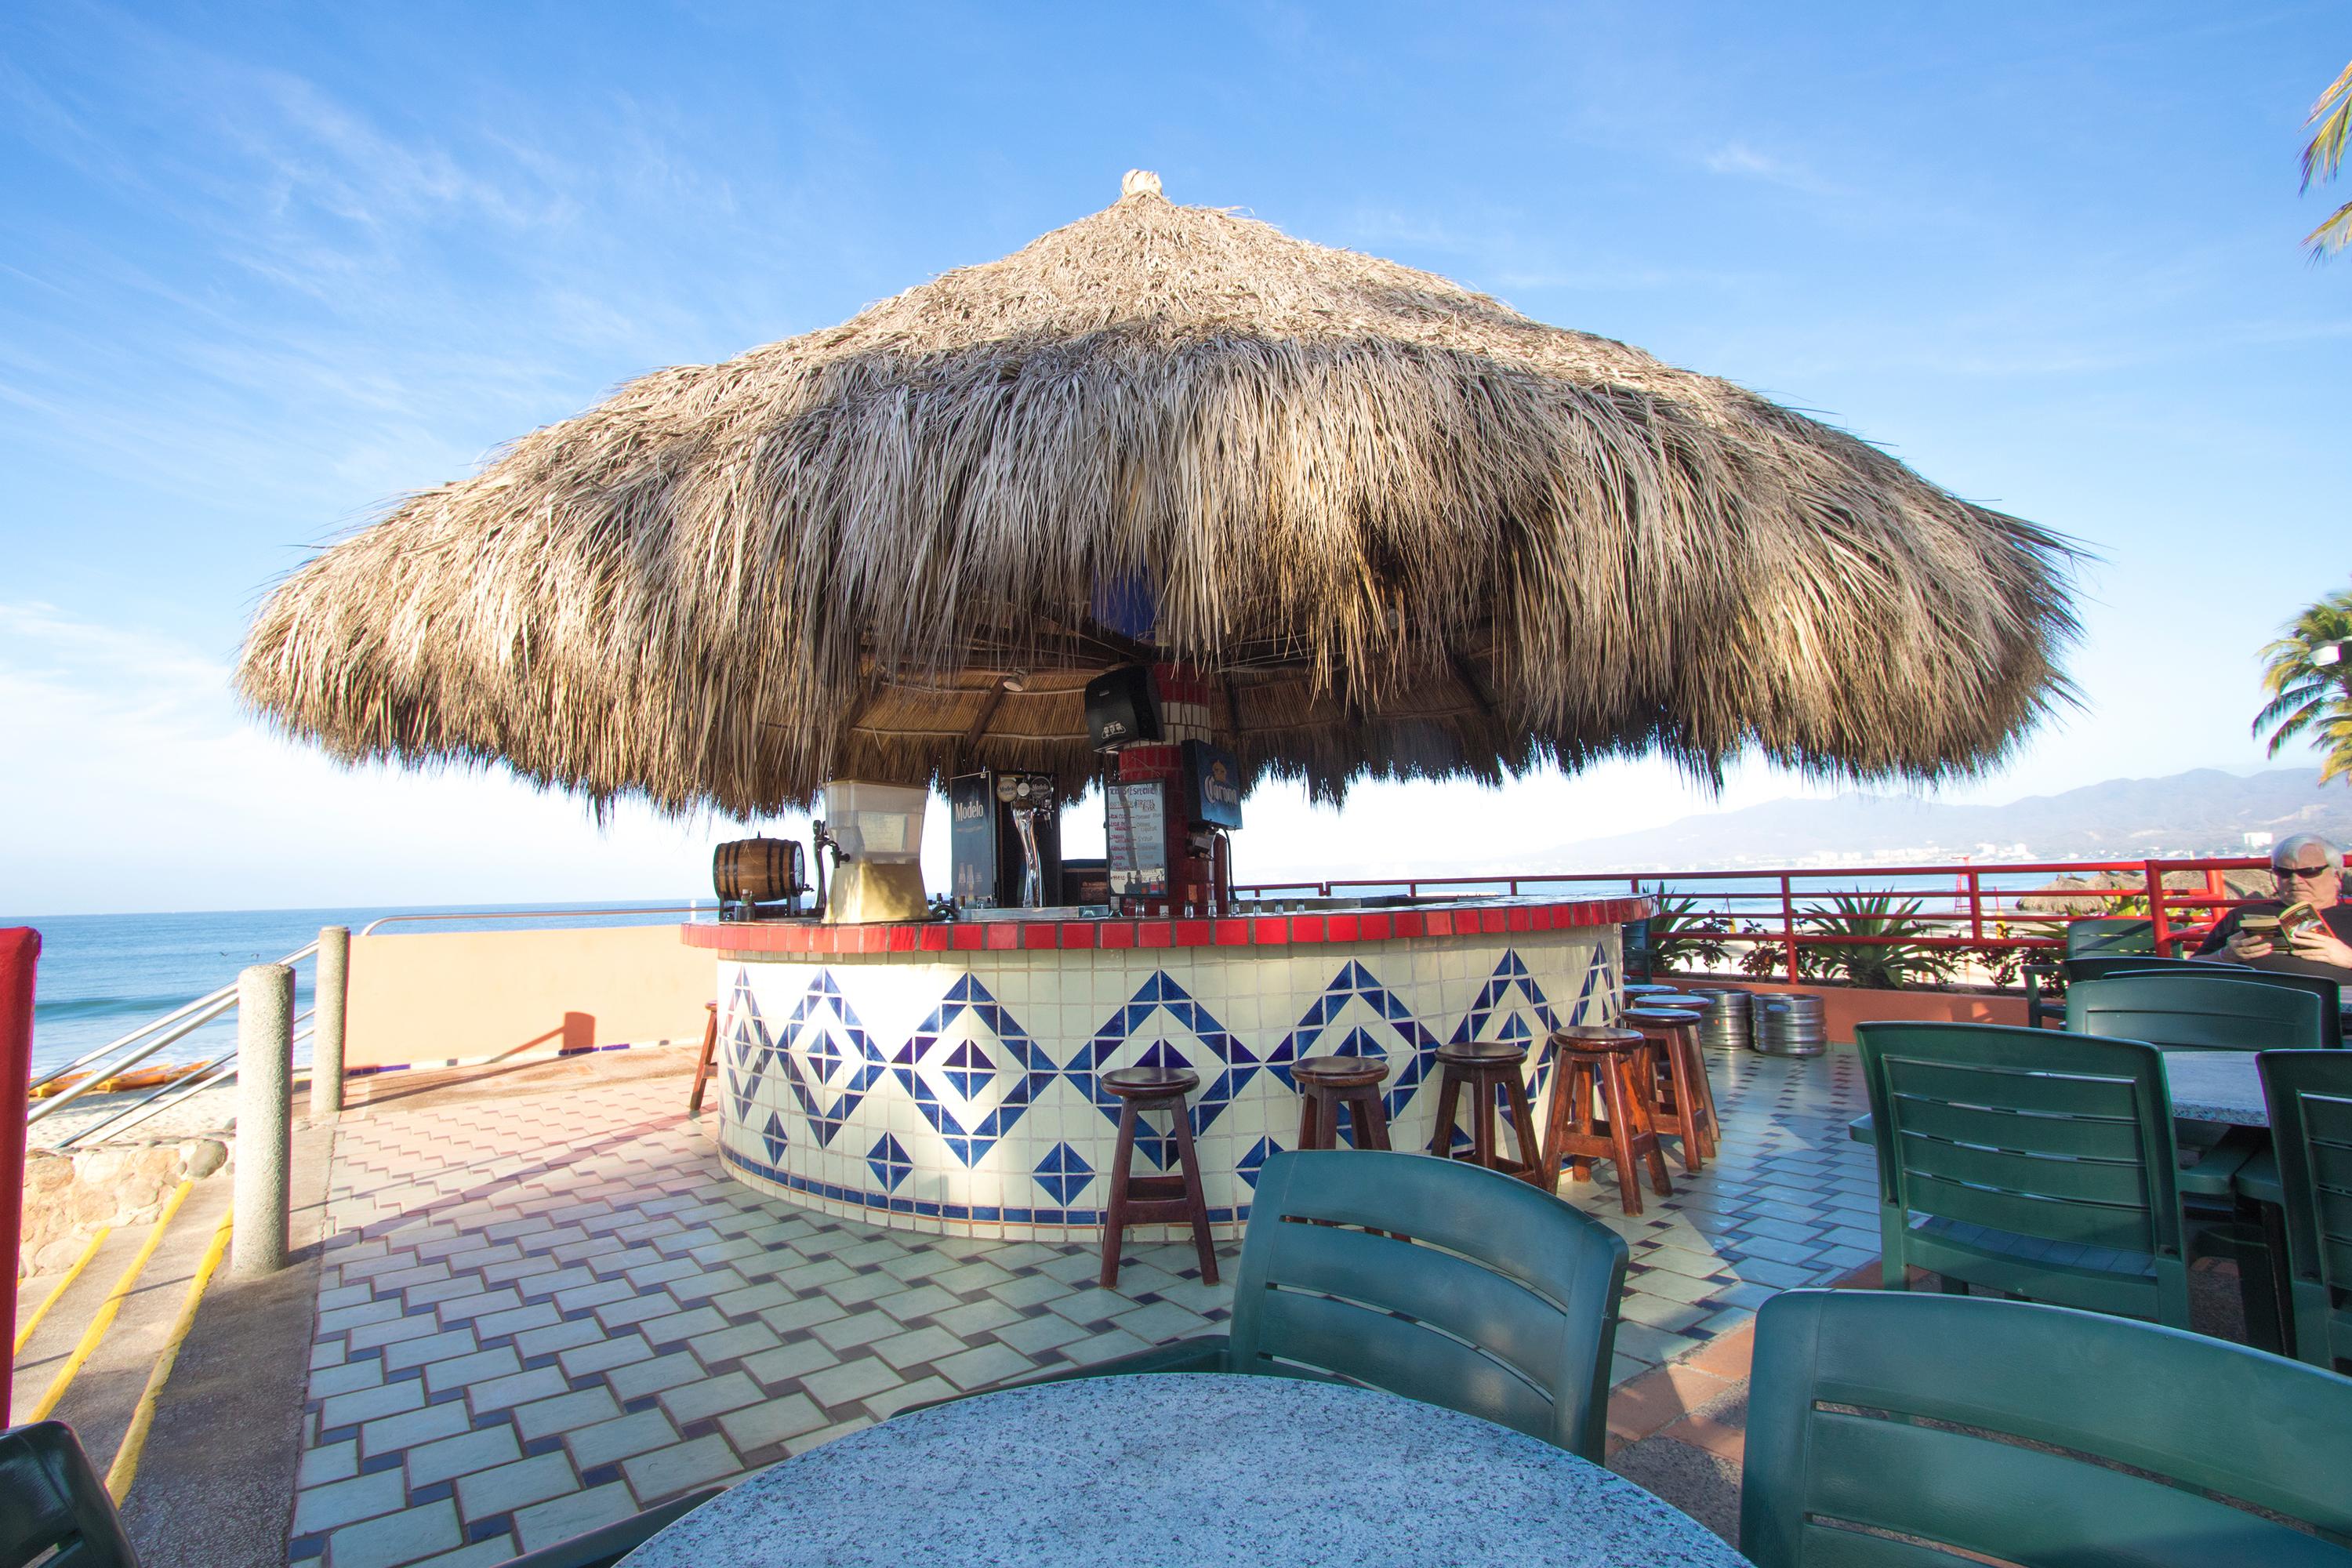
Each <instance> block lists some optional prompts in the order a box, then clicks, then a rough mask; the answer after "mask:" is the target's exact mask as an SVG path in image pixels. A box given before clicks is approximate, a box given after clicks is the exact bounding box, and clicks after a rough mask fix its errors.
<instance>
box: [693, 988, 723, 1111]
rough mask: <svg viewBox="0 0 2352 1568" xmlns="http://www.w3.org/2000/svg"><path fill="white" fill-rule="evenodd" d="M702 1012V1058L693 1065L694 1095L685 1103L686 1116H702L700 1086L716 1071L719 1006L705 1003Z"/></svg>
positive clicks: (713, 1003) (707, 1081) (714, 1003)
mask: <svg viewBox="0 0 2352 1568" xmlns="http://www.w3.org/2000/svg"><path fill="white" fill-rule="evenodd" d="M702 1010H703V1013H704V1015H705V1016H704V1018H703V1020H702V1058H701V1060H699V1061H698V1062H696V1063H695V1064H694V1093H693V1094H691V1095H689V1096H688V1098H687V1101H686V1113H687V1114H688V1116H699V1115H701V1114H702V1086H703V1085H704V1084H706V1083H709V1081H710V1075H711V1074H712V1073H713V1072H715V1071H716V1070H718V1069H717V1061H718V1056H719V1004H718V1003H716V1002H705V1003H704V1004H703V1005H702Z"/></svg>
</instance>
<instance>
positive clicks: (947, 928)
mask: <svg viewBox="0 0 2352 1568" xmlns="http://www.w3.org/2000/svg"><path fill="white" fill-rule="evenodd" d="M1652 913H1654V907H1653V905H1652V901H1651V900H1648V899H1645V898H1618V899H1516V900H1505V899H1492V900H1461V901H1455V902H1444V903H1425V904H1414V905H1412V906H1409V907H1401V908H1393V909H1367V910H1349V911H1341V910H1322V911H1318V912H1313V913H1305V914H1255V913H1252V914H1238V915H1228V916H1223V917H1220V918H1218V919H1214V920H1183V919H1176V920H1135V919H1128V918H1113V919H1103V920H1071V919H1066V918H1061V917H1056V918H1053V919H1042V920H1024V919H1020V918H1018V916H1017V914H1015V913H1014V912H1013V911H1004V912H1003V913H997V912H994V911H992V912H991V914H990V916H989V918H986V919H982V920H967V921H951V920H950V921H920V922H918V921H903V922H898V923H893V924H877V925H825V924H824V923H822V922H820V921H814V920H776V921H736V922H729V923H725V924H720V923H715V922H699V923H697V924H693V925H688V926H685V927H683V928H681V931H682V935H683V938H684V941H685V942H686V944H687V945H688V947H699V948H707V949H709V950H710V951H712V952H717V953H721V954H726V955H729V956H731V957H734V958H738V959H742V960H749V961H751V962H758V961H759V960H761V959H762V958H766V957H770V956H773V957H776V958H782V959H794V958H804V957H808V956H812V955H824V956H829V957H831V956H839V957H856V956H860V955H882V956H887V955H889V954H893V953H940V952H1038V951H1069V950H1073V949H1081V950H1083V949H1114V950H1124V951H1132V950H1146V949H1175V948H1201V947H1207V948H1217V947H1290V946H1297V945H1307V944H1314V943H1323V944H1328V945H1344V944H1349V943H1355V942H1396V941H1401V940H1402V941H1412V940H1415V939H1419V938H1426V937H1454V936H1482V935H1483V936H1503V935H1517V934H1521V933H1528V932H1535V931H1577V930H1583V929H1588V928H1593V927H1601V926H1622V925H1623V924H1624V923H1625V922H1627V921H1638V920H1643V919H1646V918H1647V917H1648V916H1649V915H1651V914H1652Z"/></svg>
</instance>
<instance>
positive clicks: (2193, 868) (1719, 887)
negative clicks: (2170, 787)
mask: <svg viewBox="0 0 2352 1568" xmlns="http://www.w3.org/2000/svg"><path fill="white" fill-rule="evenodd" d="M2267 864H2268V862H2267V861H2266V860H2264V859H2263V858H2259V857H2253V856H2218V857H2210V858H2194V859H2160V860H2039V861H2026V862H2021V863H2017V864H2013V865H1993V866H1979V865H1972V864H1960V863H1950V862H1948V863H1944V864H1940V865H1935V864H1931V865H1918V864H1913V865H1895V866H1839V867H1833V868H1794V867H1790V868H1771V869H1767V870H1756V871H1643V872H1638V873H1636V872H1625V871H1566V872H1522V873H1517V874H1511V875H1504V876H1496V877H1394V878H1382V877H1349V878H1334V879H1329V880H1326V881H1319V882H1309V881H1299V882H1260V883H1255V884H1252V885H1249V886H1244V887H1237V888H1236V889H1234V891H1235V892H1236V893H1240V894H1244V895H1250V896H1255V897H1259V898H1268V897H1272V898H1279V897H1280V896H1282V895H1283V894H1285V893H1295V894H1299V895H1301V896H1305V895H1308V894H1312V895H1314V896H1317V897H1321V898H1329V897H1332V896H1334V895H1335V894H1339V893H1344V892H1374V891H1378V892H1403V893H1405V894H1408V895H1410V896H1412V897H1415V898H1419V897H1424V896H1430V895H1438V896H1442V895H1444V894H1448V893H1458V894H1474V893H1482V892H1483V893H1494V892H1501V893H1507V894H1513V895H1518V894H1526V893H1542V892H1570V891H1576V890H1581V889H1591V890H1594V891H1598V890H1600V889H1607V890H1608V891H1610V892H1612V893H1614V892H1617V891H1620V890H1630V891H1632V892H1633V893H1637V894H1639V893H1647V892H1654V891H1657V890H1659V889H1662V888H1663V889H1664V890H1665V891H1666V892H1667V893H1668V894H1669V895H1670V896H1672V897H1675V899H1677V900H1682V899H1690V900H1694V901H1693V902H1692V903H1691V904H1690V905H1689V907H1687V908H1677V910H1676V911H1675V913H1676V931H1675V934H1676V935H1679V936H1691V935H1705V936H1708V937H1710V938H1715V939H1720V940H1725V941H1728V942H1735V943H1738V942H1747V943H1750V944H1769V945H1772V946H1777V947H1779V948H1780V969H1781V971H1782V973H1783V974H1784V975H1785V976H1786V978H1787V979H1788V980H1789V981H1790V982H1791V983H1792V984H1793V983H1794V982H1796V981H1797V979H1798V978H1799V976H1800V974H1801V973H1802V968H1803V963H1802V957H1801V954H1802V951H1803V950H1804V949H1805V948H1807V947H1810V946H1839V947H1857V946H1859V947H1874V946H1877V947H1912V948H1941V949H1969V950H1975V951H1978V952H2013V951H2014V952H2030V951H2043V950H2056V951H2061V952H2063V950H2064V948H2065V945H2066V939H2065V926H2066V922H2067V921H2071V920H2079V919H2082V918H2084V917H2085V916H2092V915H2100V914H2108V913H2114V912H2116V911H2117V910H2119V909H2123V908H2125V907H2126V906H2131V905H2137V908H2131V909H2129V910H2128V912H2129V913H2131V914H2133V915H2135V916H2138V917H2142V918H2146V919H2147V920H2148V921H2151V922H2152V923H2153V925H2154V926H2155V936H2156V946H2157V951H2158V952H2172V951H2174V950H2175V949H2176V948H2177V947H2178V946H2179V945H2181V944H2184V943H2186V942H2189V941H2190V940H2191V939H2193V938H2199V937H2201V936H2202V935H2203V934H2204V932H2205V931H2207V930H2208V929H2210V924H2211V921H2212V920H2213V919H2214V918H2216V917H2217V916H2218V914H2219V913H2220V912H2221V911H2223V910H2229V909H2232V908H2234V907H2236V906H2237V905H2238V904H2239V903H2241V902H2243V901H2244V900H2238V899H2233V898H2231V896H2230V894H2229V889H2228V888H2227V887H2226V886H2225V885H2224V882H2223V875H2224V873H2226V872H2230V871H2240V870H2253V869H2258V868H2262V867H2263V866H2265V865H2267ZM2184 872H2186V873H2190V874H2192V875H2195V876H2197V877H2199V878H2200V879H2201V880H2202V882H2203V886H2202V887H2201V888H2199V889H2180V888H2168V887H2166V886H2165V885H2164V881H2165V879H2166V878H2167V877H2177V876H2179V875H2180V874H2181V873H2184ZM2117 874H2121V875H2125V876H2128V877H2131V878H2133V879H2135V880H2134V881H2133V882H2132V884H2131V885H2129V886H2126V887H2114V888H2065V889H2060V888H2052V887H2050V886H2048V885H2047V883H2048V880H2049V879H2052V878H2054V877H2063V876H2095V875H2109V876H2113V875H2117ZM2029 881H2031V882H2032V885H2030V886H2028V885H2025V884H2026V883H2027V882H2029ZM1873 883H1876V884H1877V885H1875V886H1874V885H1872V884H1873ZM1989 884H1990V885H1989ZM1890 894H1891V895H1892V896H1893V897H1894V898H1895V900H1899V901H1900V902H1902V903H1906V904H1911V903H1916V906H1917V908H1916V910H1912V911H1909V912H1910V914H1911V917H1912V920H1913V921H1916V922H1919V923H1921V924H1924V925H1926V926H1927V927H1929V928H1931V929H1933V928H1941V930H1942V932H1943V934H1938V935H1928V934H1923V933H1921V932H1920V931H1918V930H1917V929H1916V926H1915V927H1914V928H1913V929H1912V930H1911V931H1906V933H1903V934H1896V935H1866V934H1849V933H1847V932H1843V931H1830V930H1825V929H1822V925H1821V923H1820V922H1821V921H1822V918H1823V917H1825V916H1827V917H1834V916H1835V915H1836V914H1837V913H1838V912H1839V911H1838V910H1837V909H1836V907H1835V904H1834V900H1838V899H1841V898H1845V899H1877V898H1881V897H1885V896H1887V895H1890ZM2029 897H2030V898H2033V899H2036V900H2067V901H2070V902H2072V903H2074V904H2075V905H2077V906H2079V907H2078V908H2077V909H2074V910H2068V911H2066V912H2051V911H2046V910H2025V909H2023V908H2021V900H2024V899H2026V898H2029Z"/></svg>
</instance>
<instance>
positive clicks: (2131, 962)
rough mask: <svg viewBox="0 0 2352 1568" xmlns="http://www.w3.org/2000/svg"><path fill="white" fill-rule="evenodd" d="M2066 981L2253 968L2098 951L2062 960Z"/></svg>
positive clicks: (2211, 974)
mask: <svg viewBox="0 0 2352 1568" xmlns="http://www.w3.org/2000/svg"><path fill="white" fill-rule="evenodd" d="M2059 968H2060V969H2061V970H2062V971H2063V973H2064V974H2065V976H2066V984H2069V985H2072V984H2074V983H2075V982H2076V981H2078V980H2105V979H2106V978H2108V977H2109V976H2111V975H2116V974H2153V973H2159V972H2161V973H2168V974H2169V973H2179V974H2200V975H2203V976H2204V977H2205V978H2206V979H2208V980H2212V979H2215V978H2225V977H2228V976H2231V975H2242V974H2252V973H2254V971H2252V970H2251V969H2249V968H2247V967H2246V966H2245V965H2244V964H2242V963H2234V962H2224V961H2221V960H2216V959H2206V958H2157V957H2154V956H2152V955H2150V954H2147V953H2116V952H2106V953H2098V954H2095V955H2093V956H2091V957H2087V958H2068V959H2062V960H2060V961H2059Z"/></svg>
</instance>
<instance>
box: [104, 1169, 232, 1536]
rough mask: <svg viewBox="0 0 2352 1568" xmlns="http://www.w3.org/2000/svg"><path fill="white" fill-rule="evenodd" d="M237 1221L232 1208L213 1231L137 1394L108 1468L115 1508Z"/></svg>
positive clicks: (126, 1494)
mask: <svg viewBox="0 0 2352 1568" xmlns="http://www.w3.org/2000/svg"><path fill="white" fill-rule="evenodd" d="M235 1219H236V1209H235V1208H231V1209H230V1210H229V1211H228V1212H227V1213H226V1214H224V1215H221V1217H220V1224H218V1225H216V1226H214V1227H213V1239H212V1245H211V1246H209V1247H205V1256H204V1260H203V1261H202V1262H200V1263H198V1264H197V1265H196V1277H195V1278H194V1279H191V1280H189V1281H188V1293H187V1295H186V1296H185V1297H184V1298H183V1299H182V1300H181V1301H180V1315H179V1317H178V1318H177V1319H176V1320H174V1321H173V1324H172V1333H171V1337H170V1338H168V1339H166V1340H165V1341H164V1342H163V1354H161V1355H159V1356H157V1357H156V1358H155V1366H154V1370H152V1371H151V1372H150V1373H148V1374H147V1386H146V1387H144V1388H142V1389H141V1390H140V1391H139V1403H138V1405H136V1406H135V1407H134V1408H133V1409H132V1410H131V1426H130V1427H129V1429H127V1430H126V1431H125V1432H124V1433H123V1434H122V1442H121V1446H120V1447H117V1448H116V1449H115V1450H114V1463H113V1464H111V1465H110V1466H108V1467H107V1470H106V1491H107V1495H108V1496H109V1497H111V1498H112V1499H113V1500H115V1502H116V1503H117V1504H118V1505H119V1504H121V1501H122V1500H123V1499H124V1498H127V1497H129V1496H130V1495H131V1481H132V1480H134V1479H137V1477H138V1475H139V1456H140V1455H141V1454H142V1453H144V1452H146V1449H147V1431H148V1428H150V1427H151V1426H154V1424H155V1402H156V1401H157V1400H159V1399H161V1398H162V1397H163V1384H166V1383H167V1382H169V1381H170V1380H171V1376H172V1364H173V1363H174V1362H176V1361H178V1360H179V1359H180V1346H181V1345H182V1344H184V1343H185V1342H186V1341H187V1338H188V1331H189V1330H191V1329H193V1328H194V1327H195V1326H196V1309H197V1308H198V1307H200V1306H202V1305H203V1304H204V1300H205V1286H207V1285H209V1284H211V1283H212V1278H213V1270H214V1269H215V1268H219V1267H220V1260H221V1255H222V1254H223V1253H225V1252H226V1251H227V1250H228V1228H229V1226H230V1224H231V1222H233V1221H234V1220H235Z"/></svg>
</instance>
